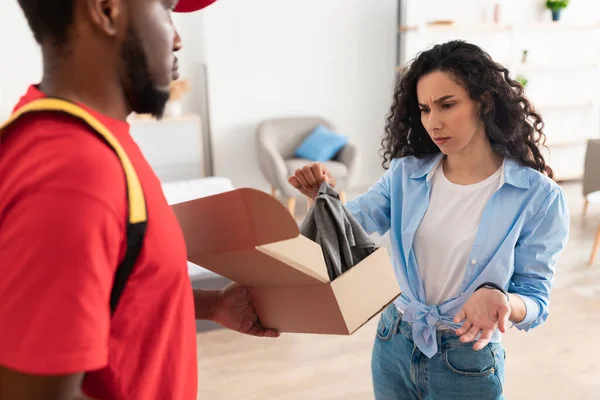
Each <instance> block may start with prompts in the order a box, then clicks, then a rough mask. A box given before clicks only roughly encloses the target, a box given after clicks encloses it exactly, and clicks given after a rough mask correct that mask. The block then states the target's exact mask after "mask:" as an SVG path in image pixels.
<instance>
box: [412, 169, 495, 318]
mask: <svg viewBox="0 0 600 400" xmlns="http://www.w3.org/2000/svg"><path fill="white" fill-rule="evenodd" d="M503 171H504V163H502V166H501V167H500V168H499V169H498V170H497V171H496V172H495V173H494V174H492V175H491V176H489V177H488V178H486V179H485V180H483V181H481V182H477V183H474V184H472V185H457V184H455V183H452V182H450V181H449V180H448V178H446V175H444V168H443V162H441V161H440V163H439V164H438V166H437V167H436V168H435V170H434V171H432V173H433V176H431V177H429V179H431V184H432V187H431V194H430V199H429V207H428V209H427V212H426V213H425V216H424V217H423V220H422V221H421V224H420V225H419V227H418V228H417V231H416V234H415V239H414V242H413V249H414V252H415V257H416V259H417V264H418V265H419V271H420V274H421V279H422V281H423V285H424V289H425V298H426V304H427V305H428V306H431V305H437V304H440V303H443V302H444V301H446V300H449V299H451V298H453V297H456V296H458V295H459V293H460V288H461V283H462V281H463V277H464V275H465V272H466V268H467V262H468V261H469V260H468V258H469V254H470V252H471V248H472V247H473V243H474V242H475V236H476V235H477V230H478V228H479V221H480V220H481V215H482V213H483V209H484V208H485V206H486V204H487V202H488V200H489V199H490V197H491V196H492V195H493V194H494V192H495V191H496V190H497V189H498V188H499V187H500V184H501V182H502V181H503V180H502V176H503Z"/></svg>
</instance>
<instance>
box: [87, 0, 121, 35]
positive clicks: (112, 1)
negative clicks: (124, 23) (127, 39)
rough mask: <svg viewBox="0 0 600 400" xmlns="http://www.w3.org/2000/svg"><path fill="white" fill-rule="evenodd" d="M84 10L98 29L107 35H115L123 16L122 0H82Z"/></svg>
mask: <svg viewBox="0 0 600 400" xmlns="http://www.w3.org/2000/svg"><path fill="white" fill-rule="evenodd" d="M84 3H85V8H86V12H87V14H88V16H89V18H90V20H91V21H92V23H93V24H94V25H95V27H96V28H98V29H99V30H100V31H102V32H104V33H105V34H106V35H108V36H116V35H117V33H118V31H119V20H120V19H121V18H122V17H123V15H122V14H123V12H124V9H123V1H122V0H84Z"/></svg>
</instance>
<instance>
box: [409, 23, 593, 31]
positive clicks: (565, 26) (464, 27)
mask: <svg viewBox="0 0 600 400" xmlns="http://www.w3.org/2000/svg"><path fill="white" fill-rule="evenodd" d="M423 28H424V29H425V30H428V31H446V30H456V31H496V32H499V31H510V30H513V29H519V30H522V31H536V30H538V31H544V30H548V29H553V30H590V29H600V23H595V22H590V23H583V24H574V23H569V22H564V21H559V22H552V21H549V22H533V23H526V24H519V25H514V24H503V23H498V24H493V23H489V24H485V23H481V24H467V23H461V22H454V23H425V24H424V25H423ZM417 30H419V25H400V26H399V27H398V31H399V32H414V31H417Z"/></svg>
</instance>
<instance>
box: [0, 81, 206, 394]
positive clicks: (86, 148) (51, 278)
mask: <svg viewBox="0 0 600 400" xmlns="http://www.w3.org/2000/svg"><path fill="white" fill-rule="evenodd" d="M40 97H44V94H43V93H42V92H40V91H39V90H38V89H37V88H36V87H33V86H32V87H30V88H29V91H28V92H27V94H26V95H25V96H24V97H23V98H22V99H21V101H20V103H19V104H18V105H17V108H18V107H20V106H22V105H24V104H27V103H28V102H31V101H32V100H35V99H37V98H40ZM87 110H88V111H90V112H91V113H92V114H93V115H94V116H95V117H96V118H98V119H99V120H100V121H101V122H102V123H103V124H105V125H106V127H107V128H108V129H109V130H110V131H111V132H112V133H113V135H114V136H115V137H116V138H117V140H118V141H119V142H120V143H121V146H122V147H123V148H124V149H125V151H126V152H127V154H128V156H129V158H130V159H131V162H132V163H133V165H134V167H135V170H136V172H137V174H138V176H139V178H140V180H141V183H142V187H143V190H144V194H145V196H146V202H147V209H148V225H147V233H146V238H145V242H144V246H143V249H142V252H141V254H140V257H139V258H138V262H137V264H136V265H135V267H134V270H133V273H132V274H131V276H130V279H129V281H128V284H127V286H126V289H125V291H124V293H123V296H122V297H121V300H120V303H119V306H118V308H117V312H116V314H115V315H114V317H113V318H112V319H111V315H110V307H109V297H110V291H111V287H112V284H113V277H114V272H115V270H116V268H117V265H118V264H119V262H120V260H121V259H122V257H123V255H124V253H125V252H124V249H125V247H124V244H125V228H126V221H127V203H126V199H127V198H126V191H125V190H126V188H125V176H124V173H123V170H122V167H121V163H120V161H119V159H118V158H117V156H116V154H115V153H114V152H113V150H112V149H111V148H110V147H109V146H108V145H106V144H105V143H104V142H103V141H102V140H101V139H99V137H98V136H97V135H96V134H95V133H94V132H93V131H91V130H90V129H89V128H88V127H87V125H85V124H83V123H82V122H79V121H78V120H76V119H74V118H72V117H69V116H66V115H61V114H58V113H36V114H32V115H28V116H24V117H23V118H22V119H21V120H19V121H17V122H16V123H15V124H14V125H13V126H12V127H10V128H9V129H8V130H7V131H6V133H5V135H4V136H3V138H2V140H1V142H0V277H1V278H0V299H1V300H0V327H1V328H0V365H4V366H6V367H8V368H11V369H14V370H17V371H20V372H23V373H30V374H42V375H44V374H52V375H55V374H68V373H76V372H82V371H85V372H89V373H88V374H87V376H86V378H85V380H84V384H83V388H84V392H85V393H86V394H87V395H88V396H90V397H92V398H95V399H110V400H112V399H127V400H129V399H144V400H145V399H160V400H163V399H177V400H180V399H183V400H185V399H190V400H191V399H195V398H196V391H197V379H198V376H197V365H196V329H195V317H194V305H193V295H192V289H191V284H190V280H189V277H188V274H187V264H186V258H187V257H186V248H185V242H184V239H183V235H182V233H181V230H180V227H179V224H178V222H177V220H176V218H175V216H174V214H173V212H172V210H171V208H170V207H169V205H168V204H167V201H166V200H165V197H164V195H163V193H162V189H161V185H160V182H159V180H158V179H157V177H156V176H155V174H154V172H153V171H152V169H151V167H150V166H149V165H148V163H147V162H146V160H145V159H144V157H143V155H142V153H141V151H140V149H139V148H138V147H137V145H136V144H135V143H134V141H133V140H132V138H131V137H130V135H129V125H128V124H127V123H125V122H123V121H118V120H114V119H111V118H108V117H106V116H103V115H101V114H99V113H97V112H94V111H93V110H90V109H87Z"/></svg>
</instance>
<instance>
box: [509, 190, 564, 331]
mask: <svg viewBox="0 0 600 400" xmlns="http://www.w3.org/2000/svg"><path fill="white" fill-rule="evenodd" d="M569 223H570V217H569V207H568V204H567V201H566V198H565V195H564V192H563V191H562V189H561V188H560V187H556V188H555V189H553V190H552V191H551V192H550V193H549V194H548V196H547V197H546V200H545V201H544V203H543V204H542V206H541V208H540V210H539V211H538V212H537V214H536V215H535V216H533V217H532V218H531V219H530V220H529V221H528V222H527V223H526V224H525V226H524V228H523V231H522V232H521V236H520V237H519V241H518V243H517V246H516V248H515V270H514V273H513V276H512V277H511V281H510V285H509V288H508V291H509V293H510V294H511V295H510V297H511V302H510V303H511V309H512V308H513V307H514V309H513V310H512V311H511V318H510V320H511V321H512V322H514V323H515V326H516V327H517V328H518V329H521V330H526V331H527V330H529V329H531V328H534V327H536V326H538V325H540V324H541V323H543V322H544V321H545V320H546V319H547V318H548V303H549V301H550V292H551V290H552V284H553V282H554V267H555V264H556V261H557V259H558V256H559V255H560V254H561V253H562V251H563V249H564V247H565V245H566V243H567V240H568V237H569Z"/></svg>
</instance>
